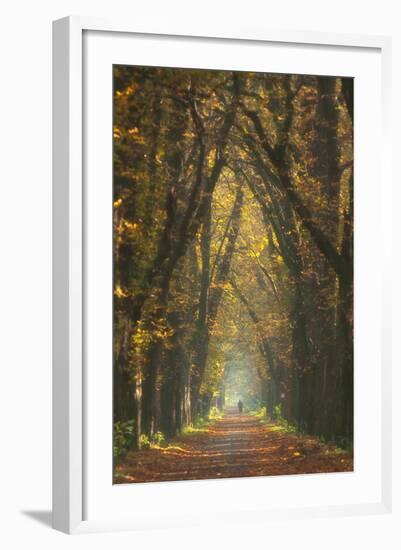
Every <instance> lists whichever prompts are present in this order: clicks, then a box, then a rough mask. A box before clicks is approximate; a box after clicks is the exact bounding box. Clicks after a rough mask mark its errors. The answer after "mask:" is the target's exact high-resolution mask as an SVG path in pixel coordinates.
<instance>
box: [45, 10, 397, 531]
mask: <svg viewBox="0 0 401 550" xmlns="http://www.w3.org/2000/svg"><path fill="white" fill-rule="evenodd" d="M88 32H92V33H98V32H100V33H109V37H111V33H118V35H119V36H123V35H124V36H147V37H148V38H150V39H151V38H152V37H155V40H156V38H157V37H158V36H159V37H160V36H171V37H181V38H182V39H185V40H188V41H191V39H192V40H193V39H195V38H196V39H197V40H203V41H205V43H206V42H207V41H213V40H216V39H217V40H223V41H226V42H227V44H228V43H230V42H234V41H235V42H236V43H238V41H244V42H246V43H251V42H254V43H256V42H257V43H260V44H263V43H276V44H287V45H291V46H292V47H308V48H314V47H317V46H319V47H320V46H325V47H333V48H334V47H335V48H341V49H342V50H344V51H345V52H347V51H349V52H352V51H355V50H358V49H366V50H371V51H375V52H376V53H377V55H379V56H380V64H381V77H380V78H381V83H380V86H381V100H380V101H381V117H380V121H379V124H380V133H381V136H380V138H379V139H380V151H381V161H380V166H381V168H380V185H381V189H382V193H384V191H385V192H386V196H387V197H390V195H391V183H390V182H391V176H390V174H391V170H390V160H389V157H388V154H389V153H388V151H389V150H390V147H389V143H388V141H389V127H390V114H389V110H390V62H391V59H390V55H391V42H390V39H389V38H387V37H376V36H354V35H337V34H326V33H313V32H299V31H298V32H291V31H275V30H260V29H254V30H252V29H251V30H235V29H234V30H230V29H224V30H223V29H222V30H219V31H215V30H213V29H196V28H194V29H182V28H173V27H172V26H170V25H169V26H168V28H167V26H166V28H159V27H155V28H142V27H141V25H139V24H131V23H127V22H114V21H104V20H98V19H93V18H86V17H85V18H83V17H68V18H64V19H61V20H58V21H55V22H54V32H53V281H54V283H53V526H54V527H55V528H56V529H58V530H61V531H64V532H66V533H77V532H88V531H99V530H116V529H138V528H143V527H144V526H148V525H152V524H153V523H154V515H153V516H152V514H151V512H152V510H150V509H148V510H146V509H145V510H143V514H142V515H141V518H140V519H138V518H134V517H132V518H130V517H121V518H118V517H117V518H116V517H105V516H104V514H103V515H102V514H100V515H99V517H98V518H96V519H87V518H86V517H85V516H86V514H85V508H86V506H87V496H86V495H85V487H86V483H87V481H86V477H87V475H88V471H87V469H88V465H87V462H86V461H85V453H86V450H87V449H86V446H87V430H88V429H90V423H88V422H87V411H86V403H85V395H86V391H87V388H86V384H87V373H86V367H87V365H86V363H85V347H86V338H87V333H86V324H85V322H84V321H85V319H84V316H85V308H84V302H85V293H86V286H85V276H84V275H85V269H84V267H85V262H86V261H87V259H86V255H87V252H88V250H87V249H86V244H87V242H86V240H85V232H86V226H85V223H86V222H85V209H84V201H83V197H84V173H85V171H84V164H85V155H86V154H87V150H86V147H85V146H84V144H85V141H84V135H83V133H84V119H85V101H84V70H83V59H84V54H85V51H84V50H85V48H84V33H88ZM114 36H116V35H114ZM156 57H157V56H156ZM387 200H389V199H387ZM386 212H387V209H386V207H385V205H382V208H381V213H380V215H381V222H382V223H381V229H380V231H381V232H384V231H386V230H387V231H388V232H390V231H391V229H390V228H389V227H390V226H389V223H390V219H389V217H388V216H387V214H386ZM389 258H390V250H389V248H388V245H387V248H386V249H385V251H384V255H383V266H384V268H383V269H382V270H381V273H382V274H381V280H380V284H381V287H382V295H381V296H380V297H378V300H379V302H380V308H381V313H382V323H381V336H380V339H381V341H380V346H381V359H380V362H379V363H378V364H375V365H373V367H372V368H373V369H376V371H377V376H378V379H380V385H381V387H380V400H379V401H380V407H381V415H380V421H381V430H380V434H381V435H380V441H377V445H378V448H379V449H380V472H381V479H380V485H381V486H380V498H377V499H374V500H372V501H368V502H363V503H358V502H355V503H354V502H346V501H344V502H343V503H340V504H339V503H338V502H336V503H333V505H330V504H329V505H328V504H326V505H324V506H310V505H309V506H302V505H297V506H296V507H295V508H294V507H293V508H291V509H289V508H286V507H285V506H284V507H276V508H274V507H273V508H272V509H270V510H269V511H268V513H266V511H265V510H264V509H260V510H259V512H260V513H259V514H256V516H255V515H254V517H257V519H258V521H262V520H264V519H268V518H269V517H288V518H290V517H301V518H302V517H305V518H307V517H312V516H313V515H352V514H365V513H385V512H388V511H390V510H391V399H390V395H391V357H390V327H389V323H390V290H389V289H390V268H389ZM372 361H373V359H372ZM377 391H379V390H377ZM379 401H378V402H379ZM109 481H110V483H111V476H110V480H109ZM253 481H255V480H253ZM225 482H226V483H227V481H225ZM185 483H187V482H185ZM191 483H193V482H191ZM195 483H197V484H198V485H197V487H198V488H199V487H201V485H202V484H204V483H206V482H195ZM207 483H209V485H208V487H209V488H210V487H213V486H217V485H215V484H219V483H221V481H220V480H218V481H208V482H207ZM223 483H224V481H223ZM259 483H260V481H259ZM213 484H214V485H213ZM168 485H170V486H171V483H167V484H164V487H166V486H168ZM183 486H184V487H185V484H180V489H177V490H178V491H181V492H182V490H183V489H181V488H182V487H183ZM253 486H255V485H253ZM142 487H143V486H142ZM186 487H188V489H187V490H186V493H187V495H188V494H190V491H191V486H190V485H187V486H186ZM226 487H228V485H227V486H226ZM197 490H199V489H197ZM163 491H165V489H164V488H163ZM166 491H167V492H168V491H169V489H167V490H166ZM158 492H159V494H160V498H161V500H163V498H167V496H168V495H167V493H166V495H162V494H161V488H160V484H153V488H152V495H153V497H154V496H155V495H156V496H157V494H158ZM145 508H146V506H145ZM256 508H257V505H256ZM153 512H154V511H153ZM172 518H173V519H172ZM194 521H195V522H197V521H198V520H195V519H194V518H193V517H191V516H190V515H189V516H188V517H178V515H177V519H176V521H174V515H173V516H166V517H165V518H161V517H160V518H159V520H158V521H157V522H156V524H155V526H157V525H167V526H169V525H189V524H191V523H193V522H194Z"/></svg>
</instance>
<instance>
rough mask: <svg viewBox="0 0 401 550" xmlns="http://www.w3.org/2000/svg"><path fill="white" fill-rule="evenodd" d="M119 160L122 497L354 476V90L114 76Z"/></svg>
mask: <svg viewBox="0 0 401 550" xmlns="http://www.w3.org/2000/svg"><path fill="white" fill-rule="evenodd" d="M113 154H114V157H113V416H114V417H113V449H112V452H113V459H114V468H113V482H114V483H144V482H158V481H176V480H189V479H219V478H235V477H253V476H271V475H289V474H308V473H329V472H345V471H352V470H353V439H354V434H353V423H354V418H353V395H354V386H353V379H354V376H353V79H352V78H342V77H340V76H338V77H336V76H315V75H299V74H276V73H275V74H270V73H257V72H235V71H234V72H233V71H223V70H203V69H180V68H162V67H139V66H123V65H114V66H113ZM110 452H111V450H110Z"/></svg>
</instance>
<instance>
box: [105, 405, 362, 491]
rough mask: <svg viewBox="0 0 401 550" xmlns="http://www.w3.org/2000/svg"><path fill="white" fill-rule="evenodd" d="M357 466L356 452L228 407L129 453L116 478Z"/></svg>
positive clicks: (285, 472) (118, 480) (299, 471)
mask: <svg viewBox="0 0 401 550" xmlns="http://www.w3.org/2000/svg"><path fill="white" fill-rule="evenodd" d="M349 471H353V457H352V454H350V453H347V452H345V451H342V450H340V449H338V448H337V447H335V446H334V445H330V444H325V443H322V442H321V441H320V440H319V439H317V438H315V437H309V436H303V435H299V434H296V433H289V431H288V430H286V429H285V428H284V427H282V426H280V425H279V424H275V423H267V422H266V421H262V420H261V419H259V418H257V417H255V416H252V415H250V414H246V413H243V414H237V413H234V412H233V411H229V412H228V413H226V414H225V416H224V417H223V418H222V419H221V420H216V421H215V422H213V423H211V424H209V425H208V426H205V427H202V428H198V429H196V428H194V429H193V430H191V431H190V432H189V433H185V434H181V435H179V436H177V437H175V438H173V439H172V440H170V441H169V442H168V443H166V444H164V445H159V446H153V448H151V449H148V450H142V451H132V452H130V453H128V454H127V455H126V457H125V459H124V461H123V463H122V464H120V465H118V466H117V468H116V472H115V479H114V482H115V483H135V482H136V483H138V482H142V483H143V482H147V481H174V480H184V479H187V480H188V479H216V478H227V477H231V478H232V477H253V476H272V475H291V474H309V473H324V472H325V473H327V472H349Z"/></svg>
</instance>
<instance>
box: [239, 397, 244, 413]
mask: <svg viewBox="0 0 401 550" xmlns="http://www.w3.org/2000/svg"><path fill="white" fill-rule="evenodd" d="M243 410H244V404H243V402H242V401H241V399H240V400H239V401H238V412H239V413H240V414H241V413H242V411H243Z"/></svg>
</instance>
